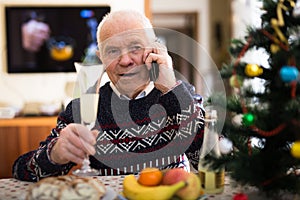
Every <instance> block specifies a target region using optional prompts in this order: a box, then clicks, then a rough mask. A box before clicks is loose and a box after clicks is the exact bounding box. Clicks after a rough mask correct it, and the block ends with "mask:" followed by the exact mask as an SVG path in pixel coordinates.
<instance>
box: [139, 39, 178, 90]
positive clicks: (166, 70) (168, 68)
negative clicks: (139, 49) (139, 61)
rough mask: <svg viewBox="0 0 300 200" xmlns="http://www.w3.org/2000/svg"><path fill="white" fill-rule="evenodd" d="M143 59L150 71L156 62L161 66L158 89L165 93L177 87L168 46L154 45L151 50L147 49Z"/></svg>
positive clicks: (156, 83) (156, 43) (157, 81)
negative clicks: (152, 64)
mask: <svg viewBox="0 0 300 200" xmlns="http://www.w3.org/2000/svg"><path fill="white" fill-rule="evenodd" d="M143 59H144V62H145V64H146V65H147V68H148V69H149V70H150V69H151V67H152V66H151V63H152V62H154V61H155V62H156V63H157V64H158V66H159V67H158V69H159V72H158V77H157V79H156V81H155V87H157V89H159V90H160V91H162V92H163V93H165V92H167V91H168V90H170V89H171V88H172V87H174V86H175V85H176V78H175V74H174V69H173V62H172V58H171V56H170V55H169V54H168V50H167V48H166V46H164V45H163V44H161V43H158V42H155V43H153V45H152V46H151V47H150V48H147V49H145V52H144V58H143Z"/></svg>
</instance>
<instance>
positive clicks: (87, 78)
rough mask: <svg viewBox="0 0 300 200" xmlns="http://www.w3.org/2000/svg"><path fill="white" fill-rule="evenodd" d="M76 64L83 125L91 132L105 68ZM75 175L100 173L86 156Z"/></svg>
mask: <svg viewBox="0 0 300 200" xmlns="http://www.w3.org/2000/svg"><path fill="white" fill-rule="evenodd" d="M74 64H75V67H76V71H77V72H78V82H79V89H80V115H81V124H83V125H85V126H86V127H87V128H88V129H89V130H91V129H92V128H93V127H94V126H95V123H96V120H97V111H98V101H99V85H100V80H101V77H102V75H103V72H104V67H103V65H83V64H81V63H74ZM95 83H96V84H95ZM73 174H74V175H77V176H96V175H99V171H98V170H96V169H93V168H91V167H90V161H89V156H88V155H86V157H85V159H84V160H83V163H82V166H81V168H80V169H77V170H75V171H73Z"/></svg>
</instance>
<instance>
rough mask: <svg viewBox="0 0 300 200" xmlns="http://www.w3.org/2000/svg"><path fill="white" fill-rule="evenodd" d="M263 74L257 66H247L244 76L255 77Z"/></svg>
mask: <svg viewBox="0 0 300 200" xmlns="http://www.w3.org/2000/svg"><path fill="white" fill-rule="evenodd" d="M262 73H263V69H262V68H261V67H260V66H258V65H257V64H247V65H246V67H245V74H246V75H247V76H249V77H256V76H259V75H261V74H262Z"/></svg>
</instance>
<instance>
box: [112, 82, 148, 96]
mask: <svg viewBox="0 0 300 200" xmlns="http://www.w3.org/2000/svg"><path fill="white" fill-rule="evenodd" d="M110 87H111V88H112V90H113V91H114V93H116V95H117V96H118V97H119V98H120V99H123V100H131V98H129V97H128V96H126V95H124V94H121V93H120V92H119V91H118V89H117V88H116V86H115V85H114V84H113V83H112V82H110ZM153 89H154V83H153V81H150V82H149V84H148V85H147V86H146V87H145V89H144V90H142V91H141V92H140V93H139V94H138V95H137V96H136V97H135V98H134V99H140V98H143V97H145V96H147V95H148V94H149V93H150V92H151V91H152V90H153Z"/></svg>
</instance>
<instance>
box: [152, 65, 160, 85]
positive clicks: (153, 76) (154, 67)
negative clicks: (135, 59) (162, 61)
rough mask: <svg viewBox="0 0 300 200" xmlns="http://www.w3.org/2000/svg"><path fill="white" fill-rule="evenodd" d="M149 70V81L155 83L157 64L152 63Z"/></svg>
mask: <svg viewBox="0 0 300 200" xmlns="http://www.w3.org/2000/svg"><path fill="white" fill-rule="evenodd" d="M151 66H152V67H151V69H150V80H151V81H153V82H154V81H156V79H157V77H158V71H159V69H158V64H157V62H152V63H151Z"/></svg>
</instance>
